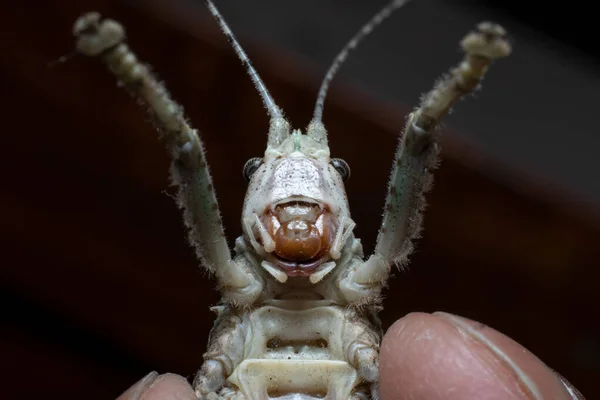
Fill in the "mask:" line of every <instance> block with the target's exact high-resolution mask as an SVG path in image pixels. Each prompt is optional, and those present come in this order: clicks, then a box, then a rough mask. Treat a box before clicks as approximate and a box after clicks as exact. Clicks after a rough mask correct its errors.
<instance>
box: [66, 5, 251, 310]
mask: <svg viewBox="0 0 600 400" xmlns="http://www.w3.org/2000/svg"><path fill="white" fill-rule="evenodd" d="M73 33H74V35H75V37H76V38H77V50H78V51H79V52H80V53H81V54H84V55H87V56H95V57H97V58H98V59H100V60H102V62H104V64H106V65H107V66H108V68H109V69H110V71H111V72H112V73H113V74H114V75H115V76H116V78H117V79H118V80H119V81H120V82H122V83H124V84H125V86H126V88H127V89H128V90H129V92H130V93H131V94H132V95H133V96H135V97H136V98H137V99H138V100H139V101H140V103H142V104H143V105H144V106H145V107H146V108H147V111H148V112H149V114H150V115H151V117H152V120H153V122H154V123H155V125H156V126H157V127H158V129H159V131H160V133H161V139H162V140H163V142H164V143H165V145H166V148H167V151H168V154H169V156H170V159H171V178H172V181H173V183H174V184H175V185H177V186H178V188H179V194H178V196H177V201H178V205H179V206H180V207H181V208H182V209H183V210H184V221H185V224H186V226H187V228H188V229H189V238H190V242H191V243H192V244H193V245H194V246H195V247H196V253H197V255H198V257H199V258H200V260H201V261H202V264H203V265H204V267H205V268H206V269H208V270H209V271H211V272H213V273H214V274H215V276H216V277H217V280H218V283H219V285H220V286H221V287H224V288H228V290H229V291H230V292H231V293H237V294H238V296H237V297H236V296H234V295H233V294H232V297H234V298H235V299H236V300H237V301H238V302H242V303H243V302H244V301H245V302H251V301H253V300H254V299H255V298H256V296H257V293H260V292H261V290H262V285H261V284H260V283H259V282H258V281H257V280H256V279H255V277H254V276H253V275H251V274H250V273H249V272H247V269H245V268H243V267H241V266H240V265H238V264H237V263H236V262H235V261H234V260H232V258H231V252H230V250H229V247H228V245H227V240H226V238H225V233H224V229H223V226H222V223H221V216H220V213H219V206H218V204H217V198H216V195H215V190H214V187H213V183H212V178H211V176H210V173H209V169H208V164H207V161H206V156H205V152H204V146H203V144H202V141H201V140H200V136H199V133H198V131H197V130H195V129H193V128H192V127H191V126H190V125H189V124H188V122H187V121H186V119H185V117H184V115H183V107H182V106H180V105H179V104H178V103H177V102H175V101H174V100H173V99H172V98H171V96H170V94H169V92H168V90H167V88H166V87H165V86H164V84H163V83H161V82H159V81H158V80H157V79H156V77H155V76H154V75H153V74H152V73H150V70H149V69H148V67H146V66H145V65H144V64H143V63H141V62H140V61H139V60H138V59H137V57H136V56H135V54H134V53H133V52H132V51H131V50H130V49H129V47H128V46H127V45H126V44H125V43H123V40H124V39H125V30H124V28H123V27H122V26H121V25H120V24H119V23H118V22H115V21H113V20H110V19H104V20H102V19H101V17H100V15H99V14H98V13H96V12H92V13H87V14H85V15H83V16H82V17H80V18H79V19H78V20H77V22H76V23H75V25H74V28H73Z"/></svg>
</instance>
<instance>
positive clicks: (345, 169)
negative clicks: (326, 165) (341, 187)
mask: <svg viewBox="0 0 600 400" xmlns="http://www.w3.org/2000/svg"><path fill="white" fill-rule="evenodd" d="M331 165H333V168H335V169H336V171H337V172H339V174H340V175H341V176H342V180H343V181H344V182H346V181H347V180H348V179H350V167H349V166H348V163H347V162H346V161H344V160H342V159H341V158H332V159H331Z"/></svg>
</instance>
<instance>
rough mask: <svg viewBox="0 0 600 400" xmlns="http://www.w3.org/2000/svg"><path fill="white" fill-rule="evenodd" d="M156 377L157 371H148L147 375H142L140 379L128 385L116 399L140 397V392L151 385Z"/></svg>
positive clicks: (130, 399) (131, 399)
mask: <svg viewBox="0 0 600 400" xmlns="http://www.w3.org/2000/svg"><path fill="white" fill-rule="evenodd" d="M156 378H158V372H155V371H153V372H150V373H149V374H148V375H146V376H144V377H143V378H142V379H140V380H139V381H137V382H136V383H135V384H134V385H133V386H132V387H130V388H129V389H128V390H127V391H126V392H125V393H123V394H122V395H121V396H120V397H119V398H118V399H117V400H119V399H123V400H125V399H127V400H137V399H139V398H140V397H141V395H142V393H144V391H145V390H146V389H147V388H149V387H150V386H152V384H153V383H154V381H155V380H156Z"/></svg>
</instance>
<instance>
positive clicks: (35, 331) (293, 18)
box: [0, 0, 600, 399]
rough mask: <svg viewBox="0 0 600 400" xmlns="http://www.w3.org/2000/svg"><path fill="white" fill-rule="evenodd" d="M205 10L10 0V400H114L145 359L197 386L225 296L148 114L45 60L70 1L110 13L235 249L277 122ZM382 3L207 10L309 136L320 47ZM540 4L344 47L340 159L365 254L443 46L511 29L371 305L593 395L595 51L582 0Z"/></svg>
mask: <svg viewBox="0 0 600 400" xmlns="http://www.w3.org/2000/svg"><path fill="white" fill-rule="evenodd" d="M199 3H201V2H197V1H196V2H194V1H191V0H176V1H171V2H168V3H167V2H162V1H159V0H155V1H151V0H147V1H117V0H112V1H111V0H97V1H92V0H86V1H79V2H67V1H62V2H61V1H57V2H52V3H46V2H38V1H31V2H28V3H27V4H25V3H18V4H17V3H14V2H1V3H0V18H1V19H2V22H3V24H4V34H3V37H2V38H1V39H0V46H1V47H0V50H1V51H2V60H1V62H0V68H1V73H0V79H1V82H2V88H3V90H2V94H1V95H0V100H1V102H2V110H3V116H4V126H3V129H2V134H0V145H1V149H2V153H1V155H0V179H1V182H2V185H0V199H1V201H0V204H1V205H2V207H1V208H0V221H1V224H0V235H1V236H0V238H1V240H2V247H1V253H0V254H1V257H0V265H2V268H1V269H0V273H1V280H0V284H1V292H0V294H1V296H2V301H1V304H2V306H3V317H4V318H3V321H4V322H5V324H3V325H4V326H3V328H2V330H1V331H0V354H2V360H3V370H4V373H3V376H4V377H5V378H6V379H5V381H7V382H8V383H9V385H8V386H6V385H5V388H4V390H5V391H8V393H5V396H3V397H5V398H11V399H30V398H39V397H40V396H43V397H45V398H67V399H70V398H72V399H78V398H87V399H111V398H114V397H116V396H117V395H118V394H119V393H120V392H122V391H123V390H124V389H125V388H126V387H127V386H128V385H130V384H131V383H133V382H134V381H135V380H137V379H139V378H140V377H141V376H143V375H144V374H146V373H147V372H149V371H150V370H157V371H159V372H166V371H172V372H176V373H179V374H182V375H184V376H188V377H192V376H193V374H194V373H195V371H196V369H197V368H198V367H199V366H200V364H201V362H202V360H201V356H202V352H203V350H204V347H205V344H206V340H207V334H208V331H209V329H210V327H211V325H212V321H213V315H212V314H211V313H210V312H209V310H208V307H209V306H210V305H213V304H214V303H215V302H216V301H217V299H218V293H216V292H215V290H214V289H213V287H212V284H211V281H210V279H208V278H207V277H206V276H205V274H204V273H203V272H202V271H201V270H200V269H199V268H198V266H197V262H196V261H195V259H194V257H193V251H192V250H191V249H190V248H189V247H188V246H187V244H186V241H185V240H184V232H183V228H182V224H181V219H180V216H179V213H178V211H177V209H176V207H175V206H174V204H173V201H172V199H171V198H170V197H169V194H170V193H173V188H169V187H168V176H167V166H168V161H167V159H166V157H165V155H164V153H163V150H162V147H161V145H160V143H158V141H157V140H156V135H155V132H154V130H153V128H152V127H151V125H150V124H148V123H147V118H146V116H145V115H144V113H143V112H142V111H141V110H139V109H138V108H137V106H136V104H135V102H134V101H133V100H131V99H130V98H129V97H128V96H127V95H126V94H125V93H123V92H122V91H120V90H118V89H117V86H116V84H115V82H114V79H113V78H112V76H110V75H109V74H108V73H106V72H105V71H104V68H103V66H102V65H100V64H99V63H97V62H94V61H92V60H89V59H84V58H83V57H74V58H72V59H69V60H68V61H67V62H65V63H58V64H53V65H52V66H48V64H49V63H51V62H52V61H53V60H56V59H57V58H58V57H60V56H61V55H64V54H67V53H69V52H70V51H71V49H72V48H73V40H72V37H71V36H70V29H71V26H72V23H73V21H74V20H75V19H76V18H77V16H78V15H79V14H80V13H81V12H84V11H88V10H93V9H95V10H98V11H100V12H102V13H103V14H106V15H110V16H111V17H114V18H116V19H118V20H120V21H121V22H123V23H124V25H125V26H126V27H127V29H128V32H129V37H130V44H131V46H132V47H133V48H134V49H135V50H136V52H137V53H138V55H139V56H140V58H141V59H143V60H145V61H147V62H149V63H150V64H151V65H152V66H153V67H154V68H155V70H156V71H157V73H158V74H159V76H160V77H161V78H163V79H164V80H165V81H166V82H167V83H168V86H169V88H170V89H171V91H172V93H173V95H174V97H175V98H176V99H178V100H179V101H181V103H183V104H184V105H185V106H186V112H187V115H188V116H189V118H190V119H191V121H192V122H193V124H194V125H195V126H196V127H198V128H199V129H200V130H201V131H202V134H203V140H204V141H205V144H206V147H207V150H208V160H209V163H210V165H211V167H212V173H213V177H214V181H215V186H216V189H217V193H218V195H219V201H220V206H221V211H222V213H223V217H224V222H225V225H226V228H227V233H228V236H229V237H230V242H232V241H233V238H235V237H236V236H237V235H239V234H240V232H241V229H240V227H239V216H240V210H241V204H242V199H243V193H244V190H245V182H244V180H243V179H242V177H241V173H240V171H241V167H242V165H243V163H244V162H245V161H246V160H247V159H248V158H249V157H253V156H259V155H261V153H262V151H263V150H264V145H265V142H266V140H265V139H266V129H267V123H268V119H267V117H266V115H265V112H264V111H263V109H262V106H261V103H260V100H259V98H258V95H257V94H256V93H255V92H254V89H253V86H252V84H251V83H250V80H249V79H248V78H247V76H246V75H245V73H244V71H243V69H242V68H241V66H240V63H239V61H238V60H237V59H236V58H235V56H234V55H233V52H232V51H231V49H230V48H229V46H228V44H227V43H226V41H225V40H224V39H223V37H222V35H221V34H220V32H219V31H218V29H217V28H216V26H215V24H214V23H213V22H212V20H211V19H210V18H209V17H208V15H207V14H206V12H205V11H204V9H203V6H202V4H199ZM294 3H296V4H294ZM378 3H383V2H381V1H378V2H372V3H371V2H361V3H357V2H341V1H333V0H330V1H322V2H317V1H305V2H292V1H288V2H275V1H273V0H264V1H262V0H261V1H259V0H256V1H253V2H242V1H233V0H223V1H222V2H217V5H222V11H223V14H224V16H225V18H226V19H227V20H229V21H230V23H231V25H232V28H233V29H234V31H236V32H238V36H239V37H240V39H241V41H242V44H243V45H244V47H245V48H246V50H247V52H248V53H249V54H250V56H251V58H252V59H253V61H254V63H255V65H256V67H257V69H258V70H259V72H260V74H261V76H262V77H263V79H264V80H265V82H266V84H267V85H268V87H269V89H270V90H271V92H272V94H273V95H274V97H275V99H276V100H277V101H278V103H279V104H280V105H281V107H282V108H283V109H284V110H285V111H286V114H287V115H288V117H289V119H290V120H291V122H292V124H293V125H294V126H296V127H300V128H302V127H304V126H305V125H306V124H307V123H308V121H309V119H310V115H311V112H312V106H313V103H314V98H315V95H316V91H317V89H318V85H319V83H320V79H321V76H322V74H323V73H324V70H325V69H326V67H327V62H328V60H330V59H331V58H333V56H334V55H335V52H336V51H337V50H338V49H339V48H340V47H341V46H342V44H343V43H344V42H345V40H346V39H347V38H348V37H349V36H351V35H352V34H353V33H354V32H355V31H356V29H357V28H358V26H359V25H360V24H361V23H362V22H364V21H366V20H367V19H368V18H369V17H370V16H371V14H373V13H374V12H375V11H376V9H377V6H378ZM532 4H533V3H532ZM549 7H551V6H549V5H548V4H545V5H544V8H535V9H532V10H527V9H523V8H522V5H521V4H519V3H518V2H510V1H509V2H506V1H504V2H499V1H486V2H474V1H456V2H443V1H437V2H436V1H433V0H422V1H417V2H413V4H411V5H410V6H409V7H407V8H406V10H403V11H402V12H401V13H400V14H399V15H398V17H397V19H396V20H395V21H396V22H390V23H388V24H387V25H385V26H383V27H382V28H381V31H378V33H376V34H374V35H373V38H371V40H369V41H367V42H366V43H365V45H364V46H365V47H364V51H363V48H362V47H361V50H359V51H357V52H356V54H353V56H352V58H351V59H350V60H349V62H348V65H347V66H345V67H344V69H343V71H342V73H341V74H340V79H339V80H337V81H336V83H335V84H334V85H333V87H332V90H331V93H330V96H329V99H328V102H327V105H326V108H325V123H326V125H327V127H328V129H329V132H330V144H331V147H332V154H333V155H334V156H339V157H343V158H344V159H346V161H348V163H349V164H350V166H351V167H352V178H351V180H350V181H349V182H348V185H347V190H348V195H349V198H350V203H351V208H352V212H353V217H354V219H355V220H356V222H357V223H358V227H357V230H356V232H357V235H358V236H359V237H361V238H362V239H363V243H364V245H365V249H366V251H370V250H372V248H373V244H374V241H375V237H376V234H377V229H378V226H379V223H380V216H381V209H382V207H383V202H384V195H385V184H386V181H387V178H388V173H389V170H390V167H391V162H392V157H393V152H394V148H395V145H396V142H397V134H398V132H399V131H400V129H401V127H402V123H403V121H404V116H405V115H406V113H407V112H408V111H410V109H411V108H412V106H413V105H414V104H415V103H416V101H417V99H418V94H419V93H421V92H424V91H426V90H428V89H429V88H430V87H431V85H432V83H433V80H434V79H435V77H436V76H438V75H439V74H441V73H442V72H444V71H445V70H446V69H447V68H449V67H450V66H451V65H452V64H453V63H455V62H456V61H457V60H458V52H457V46H456V43H457V42H458V40H460V38H461V36H462V35H463V34H464V33H465V32H467V31H468V30H469V29H470V28H471V27H472V25H473V21H478V20H481V19H488V18H489V19H495V20H498V21H499V22H501V23H503V24H505V25H506V26H507V27H508V28H509V29H510V31H511V33H513V37H514V42H515V53H514V54H513V56H512V57H511V58H509V59H507V60H503V61H500V62H498V63H497V65H494V67H493V70H492V71H490V76H489V78H488V79H486V81H485V82H484V89H483V90H482V92H481V93H478V94H477V96H476V99H473V98H471V99H469V100H468V101H464V102H462V103H461V104H460V105H459V106H458V107H457V110H456V112H455V113H454V114H453V115H451V118H449V120H448V123H447V126H446V128H445V131H444V134H445V136H444V146H445V147H444V153H443V157H444V161H443V163H442V165H441V168H440V169H439V170H438V171H437V174H436V186H435V188H434V190H433V192H432V193H430V195H429V196H428V199H429V203H430V206H429V208H428V212H427V215H426V220H425V231H424V235H423V238H422V239H421V240H420V241H419V243H418V246H417V252H416V253H415V254H414V255H413V257H412V259H411V266H410V269H408V270H407V271H406V272H401V273H397V274H396V275H397V276H396V277H395V279H394V280H393V281H392V282H391V285H390V288H389V289H388V291H387V293H386V300H385V303H384V304H385V310H384V312H383V314H382V318H383V320H384V323H385V325H386V326H389V324H391V323H392V322H393V321H394V320H396V319H397V318H400V317H401V316H403V315H404V314H406V313H407V312H410V311H427V312H433V311H436V310H443V311H448V312H452V313H456V314H460V315H464V316H466V317H470V318H473V319H477V320H479V321H481V322H484V323H486V324H488V325H490V326H492V327H494V328H496V329H498V330H500V331H503V332H504V333H506V334H508V335H510V336H512V337H513V338H515V339H516V340H518V341H519V342H521V343H522V344H523V345H525V346H526V347H527V348H529V349H530V350H531V351H532V352H534V353H535V354H537V355H538V356H539V357H540V358H541V359H542V360H544V361H545V362H546V363H547V364H548V365H549V366H551V367H552V368H554V369H556V370H558V371H560V372H561V373H562V374H563V375H565V376H566V377H567V378H568V379H569V380H571V381H572V383H574V384H575V385H576V386H578V387H579V388H580V389H581V391H582V392H583V393H584V394H585V395H586V396H588V398H590V399H592V398H595V397H598V395H600V391H599V389H598V387H597V385H595V383H596V382H595V381H596V380H595V379H594V378H597V377H598V376H599V374H598V371H599V368H598V365H597V360H598V359H599V358H600V344H599V340H600V339H599V338H600V326H599V324H600V323H599V320H600V312H599V311H598V306H597V305H598V303H599V300H600V296H599V295H598V289H599V287H598V278H599V272H598V268H597V264H598V261H597V260H598V258H599V257H600V249H599V247H598V245H599V241H598V238H600V222H599V221H600V219H599V218H598V209H599V208H600V207H599V204H600V201H599V200H600V195H598V193H600V191H598V192H597V191H596V189H597V188H598V187H599V186H598V185H599V183H598V182H600V179H597V173H598V171H600V167H599V164H600V163H599V162H598V157H597V156H596V152H597V146H596V144H597V143H598V137H599V136H598V135H596V132H597V123H596V120H595V118H594V117H595V113H594V109H593V107H594V106H595V105H596V104H597V101H595V98H594V97H586V94H588V93H591V91H593V89H595V88H596V86H595V85H597V84H598V69H597V61H598V42H597V41H596V39H595V36H597V35H595V33H594V32H595V26H594V24H593V21H592V13H590V12H587V11H586V10H585V9H578V8H575V7H562V8H560V9H557V8H555V9H553V8H549ZM307 10H308V11H307ZM300 11H303V13H301V12H300ZM319 16H321V17H319ZM394 18H396V17H394ZM290 32H291V33H290ZM519 46H520V47H519ZM365 71H368V72H365ZM574 82H578V83H577V84H576V83H574ZM399 85H400V86H399ZM392 92H393V93H392ZM596 112H597V111H596ZM594 395H596V396H594Z"/></svg>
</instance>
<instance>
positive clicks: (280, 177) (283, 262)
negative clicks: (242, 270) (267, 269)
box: [242, 131, 350, 276]
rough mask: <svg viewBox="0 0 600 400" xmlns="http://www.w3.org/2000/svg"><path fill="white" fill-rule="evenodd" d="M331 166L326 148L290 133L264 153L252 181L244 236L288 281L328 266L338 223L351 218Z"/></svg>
mask: <svg viewBox="0 0 600 400" xmlns="http://www.w3.org/2000/svg"><path fill="white" fill-rule="evenodd" d="M330 161H331V159H330V157H329V148H328V147H327V145H323V144H320V143H317V142H316V141H315V140H313V139H312V138H310V137H308V136H306V135H302V134H301V133H300V132H299V131H295V132H294V133H292V135H290V136H289V137H288V138H286V139H285V140H284V141H283V142H282V143H281V144H280V145H279V146H276V147H269V148H268V149H267V151H266V153H265V157H264V158H263V162H262V164H261V165H260V166H259V167H258V169H257V170H256V171H255V172H254V173H253V175H252V178H251V181H250V184H249V187H248V191H247V193H246V199H245V202H244V210H243V217H242V218H243V220H244V221H243V222H246V223H244V224H243V225H244V234H245V236H246V238H247V240H249V241H250V242H251V243H252V242H253V240H252V239H253V238H255V239H256V240H255V243H253V245H254V247H255V248H257V247H258V249H257V251H258V252H259V253H261V255H262V256H264V257H265V259H267V260H268V261H271V262H272V263H273V264H275V265H277V266H278V267H279V268H281V269H283V270H284V271H285V272H286V274H287V275H289V276H298V275H300V276H308V275H310V273H311V272H312V271H313V270H314V269H315V268H316V267H318V266H319V265H321V264H322V263H324V262H326V261H328V260H329V259H330V258H331V256H330V253H329V251H330V248H331V245H332V244H333V241H334V240H335V237H336V233H337V231H338V229H341V226H340V222H341V221H342V219H343V218H345V217H346V218H349V216H350V214H349V208H348V200H347V198H346V191H345V189H344V183H343V180H342V176H341V175H340V172H338V170H336V168H335V167H334V166H333V165H332V164H331V162H330ZM257 245H258V246H257Z"/></svg>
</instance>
